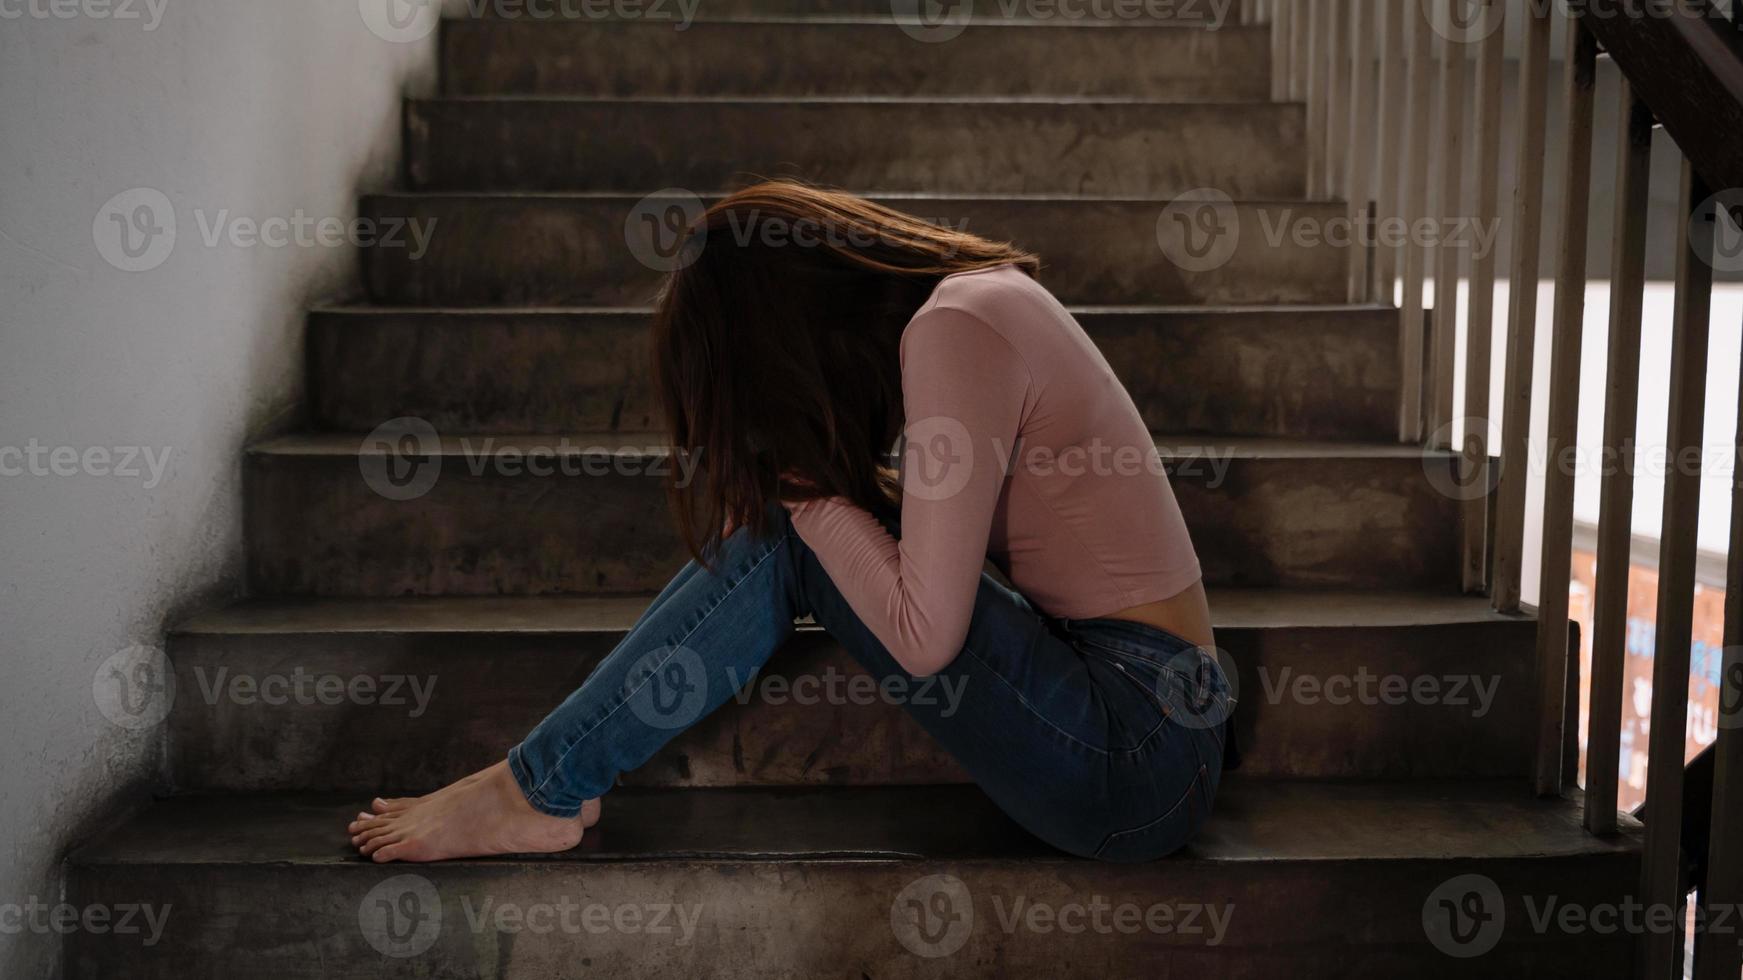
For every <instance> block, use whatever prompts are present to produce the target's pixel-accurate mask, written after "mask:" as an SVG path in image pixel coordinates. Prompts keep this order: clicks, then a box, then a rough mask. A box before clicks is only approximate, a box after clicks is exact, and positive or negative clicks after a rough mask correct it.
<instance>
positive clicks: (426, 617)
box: [169, 590, 1536, 795]
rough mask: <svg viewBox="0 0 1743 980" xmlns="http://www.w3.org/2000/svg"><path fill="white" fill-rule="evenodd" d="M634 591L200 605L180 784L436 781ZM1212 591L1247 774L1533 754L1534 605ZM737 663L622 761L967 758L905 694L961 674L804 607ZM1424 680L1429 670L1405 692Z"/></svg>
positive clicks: (660, 774)
mask: <svg viewBox="0 0 1743 980" xmlns="http://www.w3.org/2000/svg"><path fill="white" fill-rule="evenodd" d="M648 601H649V598H648V597H645V596H636V597H611V598H573V597H540V598H460V599H454V598H439V599H373V600H372V599H365V600H356V599H349V600H347V599H320V600H284V599H252V600H248V601H246V602H244V603H241V604H239V605H236V606H233V607H230V608H227V609H223V610H219V611H216V612H213V613H210V614H207V615H203V616H200V617H197V618H195V619H193V620H192V621H190V622H187V623H185V624H183V625H182V626H181V627H179V628H178V629H177V630H176V631H175V632H174V633H173V634H172V635H171V638H170V647H169V654H170V658H171V660H172V662H173V663H174V665H175V673H176V678H175V680H176V683H175V692H176V694H175V699H176V700H175V702H174V704H173V706H172V708H171V712H170V716H169V719H170V720H169V724H170V729H169V745H170V751H171V763H170V770H171V773H172V776H173V778H174V781H175V785H176V786H177V787H178V788H179V789H181V790H184V791H194V792H263V791H281V790H310V791H336V792H353V793H363V794H378V793H387V794H389V795H420V794H423V793H427V792H430V791H431V790H434V789H436V788H438V787H440V786H444V785H446V784H447V783H449V782H452V781H453V780H455V779H458V778H460V777H461V776H464V775H466V774H468V773H472V772H476V771H477V770H479V769H482V768H484V767H485V766H487V765H490V764H491V763H493V762H496V761H498V760H500V759H502V758H503V757H504V755H505V754H506V752H507V751H508V749H509V747H510V746H512V745H514V744H515V743H517V742H518V741H520V739H521V738H522V737H523V736H524V735H525V734H526V732H527V731H529V730H530V729H531V728H532V727H533V726H534V725H536V724H537V723H538V721H539V720H540V719H541V718H543V717H544V716H545V715H546V714H547V713H548V712H549V711H550V710H551V709H552V708H555V707H556V706H557V705H558V704H559V703H560V702H561V701H562V699H563V698H564V697H566V696H567V695H568V693H569V691H571V690H573V689H574V688H576V687H579V686H580V685H581V682H582V681H583V680H585V679H586V677H587V676H588V674H590V673H591V672H592V671H593V669H594V666H595V665H596V664H597V663H598V662H599V660H600V659H601V658H603V657H604V656H605V655H606V654H607V653H609V652H610V651H611V650H612V649H613V648H614V647H615V646H616V645H617V644H618V643H619V642H620V641H621V640H622V638H623V636H624V634H625V633H626V632H628V630H629V628H630V627H631V625H633V623H634V622H635V620H636V618H637V617H638V616H639V615H640V614H641V613H642V611H643V610H644V609H645V608H646V606H647V603H648ZM1211 608H1212V611H1213V614H1214V615H1215V619H1216V624H1217V630H1218V633H1217V638H1218V643H1219V644H1220V645H1221V646H1222V648H1223V649H1224V650H1225V651H1227V653H1228V655H1229V657H1230V658H1231V659H1232V660H1233V661H1234V662H1235V663H1236V664H1237V665H1238V667H1239V677H1238V679H1237V687H1238V691H1239V696H1240V712H1239V713H1238V715H1237V717H1236V720H1237V724H1238V725H1239V730H1240V733H1241V746H1242V749H1243V754H1244V756H1245V759H1244V762H1243V766H1242V770H1241V771H1242V772H1243V773H1244V774H1246V775H1250V776H1278V777H1305V778H1373V779H1429V778H1439V779H1449V778H1495V777H1511V778H1523V777H1524V776H1525V775H1526V773H1527V772H1528V771H1529V767H1530V759H1531V756H1530V752H1531V747H1532V743H1531V739H1530V737H1529V734H1530V732H1531V731H1532V730H1533V727H1532V725H1531V721H1530V719H1531V717H1532V712H1531V704H1532V691H1533V687H1532V678H1533V676H1534V675H1533V673H1532V669H1531V663H1532V651H1533V649H1534V648H1533V642H1534V638H1535V635H1536V625H1535V623H1534V621H1532V620H1529V619H1525V618H1520V617H1506V616H1500V615H1497V614H1495V613H1493V612H1491V611H1490V610H1489V608H1488V604H1487V602H1486V600H1484V599H1482V598H1480V597H1478V598H1463V597H1455V596H1447V595H1428V594H1422V593H1387V592H1294V591H1271V590H1218V591H1215V592H1214V593H1213V595H1212V597H1211ZM856 678H857V679H856ZM1387 678H1395V679H1394V680H1387ZM1419 679H1420V680H1419ZM746 680H747V682H749V683H747V684H746V686H745V688H744V689H743V690H742V691H741V693H740V694H739V696H738V697H735V698H734V699H733V700H731V701H728V702H727V703H726V705H725V707H723V708H722V709H721V710H720V711H719V712H717V713H716V714H714V715H712V716H710V717H708V718H706V719H704V720H702V721H701V722H700V723H699V724H698V725H696V726H695V727H692V728H690V729H688V730H687V731H685V732H684V733H683V734H681V735H679V736H678V737H677V738H676V739H675V740H674V741H673V742H672V743H671V744H669V745H668V746H666V748H665V749H664V750H663V751H661V752H660V753H659V754H658V755H657V756H655V758H654V759H653V760H652V761H650V762H649V763H648V765H646V766H644V767H642V769H640V770H638V771H637V772H635V773H632V774H629V775H628V776H626V778H625V782H626V783H627V784H630V785H643V786H742V785H764V786H780V785H821V784H831V785H883V784H932V783H954V782H962V781H965V780H966V777H965V775H964V774H963V773H962V772H961V770H960V769H959V768H958V767H957V766H956V764H955V762H954V761H953V760H952V759H951V758H950V757H949V756H948V755H947V754H946V753H945V752H944V751H943V750H942V749H940V748H939V747H938V746H937V745H936V744H935V743H934V742H933V741H932V739H931V737H930V736H928V735H927V734H926V733H925V732H924V731H923V730H921V728H920V727H919V726H918V725H917V724H916V723H915V722H913V721H912V720H910V719H909V717H908V716H907V714H906V711H905V709H904V705H905V704H906V703H908V701H909V700H910V699H918V698H921V697H929V698H933V699H935V700H938V699H944V698H948V697H953V696H958V695H959V694H960V692H956V693H952V692H950V691H944V690H940V689H938V688H937V687H936V686H933V687H932V688H930V689H929V690H928V692H922V691H921V690H919V689H918V688H915V689H911V690H906V691H890V692H884V693H879V692H878V691H877V689H876V688H875V687H870V686H869V685H871V684H872V683H873V682H872V681H871V678H870V677H869V676H867V675H865V673H864V671H862V670H861V669H860V668H859V666H858V665H857V664H856V663H854V661H853V660H852V658H850V657H849V656H848V655H847V654H846V652H845V651H843V650H842V649H841V648H840V647H839V646H838V645H836V644H835V643H834V642H833V641H831V640H830V639H829V638H828V636H827V635H826V634H824V633H823V632H822V631H821V630H819V629H817V628H815V627H805V628H803V629H801V631H800V633H799V634H798V635H797V636H796V637H795V638H794V640H793V641H792V642H791V643H790V644H789V645H788V647H787V648H786V649H785V650H783V651H782V652H781V653H780V654H778V655H777V657H776V659H775V660H774V661H772V662H771V663H770V665H769V667H768V668H767V669H766V670H765V671H764V673H763V674H762V675H761V676H759V677H758V678H756V679H755V680H754V681H751V680H750V679H749V678H747V679H746ZM1417 683H1421V684H1423V685H1428V684H1430V683H1432V684H1433V685H1434V690H1433V691H1429V690H1428V688H1427V687H1426V686H1425V687H1424V688H1423V691H1424V694H1423V696H1421V697H1416V696H1412V695H1409V694H1407V693H1406V694H1401V693H1400V692H1401V690H1405V689H1407V688H1408V686H1409V685H1414V684H1417ZM1340 685H1341V686H1340ZM1455 688H1456V690H1455ZM263 691H265V692H268V695H267V697H266V698H265V699H263V698H262V697H261V695H260V692H263ZM348 691H355V692H358V693H355V694H348V693H345V692H348ZM848 732H852V733H854V735H853V737H851V738H850V737H844V735H845V733H848ZM359 746H368V747H369V749H368V751H359Z"/></svg>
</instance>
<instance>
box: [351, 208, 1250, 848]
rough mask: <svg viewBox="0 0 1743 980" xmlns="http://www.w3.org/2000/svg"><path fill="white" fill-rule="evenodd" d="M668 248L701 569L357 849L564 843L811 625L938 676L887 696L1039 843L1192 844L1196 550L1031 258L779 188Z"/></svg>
mask: <svg viewBox="0 0 1743 980" xmlns="http://www.w3.org/2000/svg"><path fill="white" fill-rule="evenodd" d="M684 249H685V250H684V251H683V252H682V253H680V258H681V260H682V261H683V262H684V264H683V266H682V268H680V269H679V270H678V271H676V272H674V273H673V274H672V276H671V278H670V280H669V282H668V283H667V284H666V287H665V290H664V293H663V295H662V297H661V300H660V304H659V310H658V313H657V315H656V317H655V320H654V329H653V350H654V372H655V376H656V379H657V384H658V390H659V393H660V396H661V397H662V399H663V402H664V406H665V412H666V416H667V421H668V425H669V428H670V433H671V438H672V445H673V446H674V447H683V448H682V449H674V451H675V452H678V451H682V452H690V453H695V454H698V455H697V456H696V461H697V462H698V464H699V468H698V469H697V471H696V473H695V477H694V479H693V480H692V481H691V482H690V483H689V484H688V485H674V486H673V487H672V496H673V502H674V511H675V514H676V521H677V524H678V528H679V531H680V532H681V534H682V536H683V538H684V540H685V541H686V542H687V544H688V545H689V547H690V550H691V552H692V553H693V554H694V555H695V557H696V560H695V561H692V562H691V563H690V564H689V565H688V566H687V567H686V568H684V570H683V571H681V572H679V573H678V574H677V576H676V577H675V578H673V579H672V581H671V583H670V584H669V585H667V586H666V588H665V591H663V592H661V593H660V595H659V597H658V598H656V599H654V600H653V603H652V604H651V605H650V606H649V607H648V609H647V611H646V612H645V613H644V614H643V615H642V617H641V619H640V620H639V621H638V622H637V623H636V625H635V626H634V628H633V629H631V630H630V632H629V633H628V635H626V636H625V637H624V639H623V642H622V643H621V644H619V645H618V647H617V648H616V649H615V650H614V651H613V652H612V653H611V654H610V655H608V656H607V657H606V658H605V659H604V660H603V662H602V663H601V664H600V665H599V667H598V669H597V670H596V671H594V673H593V674H592V675H591V676H590V677H588V679H587V681H586V682H585V683H584V684H583V685H582V686H581V687H580V689H579V690H577V691H575V692H574V693H573V694H571V695H570V696H569V697H568V699H567V700H566V701H564V702H563V704H562V705H561V706H560V707H558V708H557V709H556V710H555V711H554V712H552V713H551V715H550V716H549V717H548V718H546V719H545V720H544V721H543V722H542V723H540V724H539V726H538V727H537V728H535V729H534V730H533V732H532V733H531V734H530V735H528V736H527V737H526V739H525V741H523V742H522V743H521V744H520V745H517V746H515V747H514V748H513V749H512V750H511V751H510V752H509V753H508V758H507V759H506V760H504V761H503V762H500V763H498V764H496V765H495V766H492V767H491V768H489V769H486V770H484V771H483V772H480V773H477V774H475V775H473V776H470V777H468V778H466V779H464V780H461V781H460V782H457V783H455V784H453V785H451V786H448V787H447V788H445V789H442V790H440V791H438V792H436V793H433V794H431V795H429V796H424V797H419V798H415V799H378V800H375V801H374V802H373V804H372V805H371V811H372V812H368V813H360V814H358V816H357V819H356V821H355V822H354V823H352V824H351V825H350V828H349V829H350V834H351V839H352V842H353V843H354V844H355V845H356V846H357V847H358V848H359V849H360V850H361V852H362V853H363V854H365V855H367V856H369V857H371V858H373V859H374V860H376V861H437V860H442V859H445V858H458V857H472V856H481V855H491V854H509V853H527V852H547V851H560V850H565V849H568V848H571V847H574V846H575V845H576V844H577V843H578V842H579V841H580V840H581V837H582V834H583V831H584V830H585V829H586V828H588V827H591V826H592V825H593V824H594V823H595V822H596V821H597V820H598V819H599V815H600V804H599V797H601V796H602V795H604V794H605V793H606V792H607V791H608V790H610V789H611V788H612V786H613V785H614V783H615V781H616V779H617V776H618V774H619V773H621V772H625V771H627V770H632V769H635V768H636V767H638V766H640V765H642V764H643V763H644V762H646V761H647V760H648V759H649V758H650V757H651V756H652V755H653V754H654V753H655V752H656V751H657V750H658V749H659V748H660V747H661V746H662V745H664V744H665V743H666V742H668V741H669V740H670V739H671V738H672V737H673V736H675V735H676V734H677V733H678V732H679V731H681V730H682V728H683V727H684V726H685V725H687V724H692V723H694V722H695V721H696V720H698V719H699V718H701V717H702V716H703V715H704V714H706V713H707V712H709V711H712V710H713V709H715V708H717V707H719V706H720V705H721V704H724V703H725V702H726V701H727V700H728V699H729V698H731V697H732V695H733V694H734V692H735V689H736V688H738V687H739V686H741V685H742V684H743V683H745V682H747V681H748V680H749V679H751V678H754V677H755V676H756V674H757V673H758V671H759V670H760V669H761V668H762V667H763V665H764V664H765V662H766V661H768V659H769V658H770V657H771V656H772V655H773V654H774V653H775V651H776V650H777V649H779V648H780V646H781V644H782V642H783V641H785V640H786V639H787V637H788V636H790V635H791V634H792V633H793V631H794V628H795V627H794V623H795V620H799V619H802V618H803V617H806V616H810V617H812V618H813V619H814V620H815V621H816V623H817V624H818V625H820V626H822V627H823V629H825V630H826V631H827V632H828V633H829V634H830V635H831V636H832V637H833V638H834V639H835V640H836V641H837V642H839V643H840V644H841V645H842V646H843V647H845V648H846V650H847V652H848V653H849V654H851V655H852V656H853V657H854V659H856V660H857V661H858V662H859V663H860V664H861V665H862V666H863V667H864V668H865V670H866V671H868V672H869V673H870V674H871V675H872V676H873V677H876V678H878V679H879V681H880V682H882V681H884V680H885V679H894V678H900V679H902V680H903V681H907V680H911V679H914V678H921V677H927V676H931V675H939V677H940V681H942V682H943V683H942V684H940V688H941V689H942V690H946V691H957V692H960V696H959V697H957V698H953V699H943V700H941V699H937V698H927V699H919V698H915V699H912V700H913V703H911V704H907V705H906V706H905V707H906V708H907V710H908V711H909V712H910V713H911V714H912V715H913V716H914V717H915V718H916V719H917V720H918V721H919V723H920V724H921V725H922V726H923V727H924V728H925V729H926V730H927V731H928V732H929V733H931V735H932V736H933V737H934V738H935V739H937V741H938V743H939V744H940V745H941V746H943V747H944V748H945V749H946V750H947V751H948V752H950V753H951V754H952V755H953V756H954V757H955V758H956V759H957V760H958V761H959V762H960V763H961V765H962V767H963V768H964V769H965V770H966V771H967V772H968V773H969V774H970V775H971V776H972V777H973V779H974V780H975V782H976V783H977V784H978V785H979V786H980V787H981V789H983V790H984V791H985V792H986V793H987V795H988V796H990V797H991V798H992V799H993V800H994V801H995V802H996V803H997V804H998V805H999V806H1000V807H1001V808H1002V809H1003V810H1004V811H1005V812H1006V813H1007V814H1009V815H1010V816H1011V818H1012V819H1014V820H1015V821H1016V822H1017V823H1019V824H1021V825H1022V826H1023V827H1025V828H1027V829H1028V830H1029V831H1030V832H1031V833H1033V834H1035V835H1036V836H1037V837H1040V838H1041V839H1043V840H1045V841H1047V842H1048V843H1050V844H1052V845H1054V846H1056V847H1058V848H1060V849H1062V850H1065V851H1068V852H1070V853H1072V854H1077V855H1082V856H1084V857H1095V858H1101V859H1105V860H1111V861H1143V860H1149V859H1152V858H1157V857H1160V856H1162V855H1165V854H1168V853H1169V852H1171V851H1173V850H1175V849H1177V848H1179V847H1180V846H1181V845H1182V844H1184V843H1185V842H1186V841H1187V839H1188V838H1189V837H1190V836H1191V835H1192V834H1193V832H1194V831H1195V830H1196V829H1197V828H1198V826H1199V825H1200V824H1201V823H1203V822H1204V820H1205V818H1206V817H1207V816H1208V815H1209V814H1210V810H1211V803H1212V800H1213V798H1214V797H1215V795H1216V790H1217V784H1218V781H1219V780H1220V777H1221V775H1222V771H1223V757H1224V752H1225V745H1226V742H1227V740H1228V736H1229V734H1230V726H1229V724H1228V718H1229V714H1230V710H1231V707H1232V702H1231V698H1230V693H1229V684H1228V680H1227V678H1226V676H1225V674H1224V671H1223V667H1222V666H1221V665H1219V663H1218V661H1217V658H1216V657H1215V656H1214V654H1213V652H1212V648H1213V643H1214V641H1213V637H1212V634H1211V626H1210V611H1209V607H1208V605H1207V603H1206V599H1205V592H1204V587H1203V584H1202V582H1201V578H1200V572H1199V563H1198V559H1197V556H1196V555H1195V553H1194V551H1193V547H1192V541H1191V539H1190V538H1189V536H1188V534H1187V529H1186V525H1185V523H1184V522H1183V520H1182V518H1181V514H1180V509H1179V506H1178V505H1177V504H1176V503H1175V499H1174V495H1173V492H1172V491H1171V490H1170V488H1169V484H1168V480H1167V477H1166V475H1165V474H1164V473H1163V471H1162V468H1161V465H1160V461H1159V457H1158V455H1157V453H1156V450H1155V446H1154V443H1153V441H1152V439H1151V436H1150V434H1149V432H1148V430H1147V429H1146V427H1145V425H1144V422H1143V420H1142V418H1141V417H1140V416H1139V414H1138V411H1137V408H1136V407H1135V406H1134V404H1133V402H1132V399H1131V397H1130V396H1129V395H1128V394H1127V392H1126V390H1125V388H1124V387H1123V386H1122V385H1121V384H1120V382H1119V380H1118V379H1117V378H1115V377H1114V374H1113V371H1112V370H1111V368H1110V367H1109V366H1108V363H1107V361H1106V360H1105V359H1104V358H1103V357H1102V355H1101V353H1100V352H1099V351H1098V350H1097V349H1096V347H1095V346H1094V344H1093V343H1092V342H1091V341H1090V339H1089V337H1088V336H1087V335H1086V334H1085V333H1084V331H1083V328H1082V327H1080V326H1079V325H1078V323H1077V321H1076V320H1074V319H1073V318H1072V316H1071V314H1070V313H1069V312H1067V311H1066V309H1065V308H1064V307H1063V306H1061V305H1060V303H1059V302H1058V301H1057V300H1056V299H1054V297H1053V296H1052V295H1051V294H1050V293H1048V291H1047V290H1046V289H1045V288H1043V287H1042V286H1041V285H1040V284H1039V283H1038V282H1037V281H1036V279H1035V276H1036V273H1037V270H1038V268H1039V262H1038V261H1037V260H1036V258H1035V257H1034V256H1032V255H1030V254H1027V253H1025V252H1022V251H1020V250H1018V249H1016V248H1014V247H1012V246H1010V245H1008V244H1002V243H998V242H992V241H987V240H985V239H981V238H977V237H974V236H972V235H968V234H965V233H961V232H957V231H952V230H949V229H944V228H939V227H935V226H933V225H930V224H927V223H924V222H922V221H919V220H918V219H915V218H912V217H909V216H907V215H904V214H901V213H899V212H896V211H893V210H890V209H888V208H885V207H882V206H880V205H877V204H873V203H871V202H869V201H865V200H862V199H860V198H857V197H853V196H851V195H848V194H844V193H835V192H829V191H824V190H819V189H816V188H811V187H808V186H805V185H801V184H797V183H790V182H774V183H767V184H761V185H758V186H755V187H751V188H748V189H746V190H743V191H740V192H738V193H735V194H733V195H731V196H730V197H727V198H726V199H725V200H722V201H721V202H720V203H718V204H716V205H714V206H713V207H712V208H710V209H709V210H708V211H707V213H706V215H705V216H704V217H703V218H702V219H701V221H700V222H699V223H698V224H697V225H696V227H694V228H692V229H691V232H690V237H689V239H688V240H687V241H686V242H685V246H684ZM898 439H900V441H901V443H902V452H901V456H900V457H899V459H900V462H901V468H900V472H899V474H897V473H894V472H892V470H891V467H890V462H891V460H890V450H891V447H892V446H895V445H896V444H897V442H898ZM989 558H990V559H991V560H992V561H993V563H994V564H995V565H996V566H997V567H998V569H999V570H1000V571H1002V573H1003V575H1004V577H1005V578H1006V579H1007V580H1008V581H1009V582H1010V583H1011V584H1012V585H1014V588H1010V587H1007V586H1006V585H1004V584H1001V582H1000V581H999V580H998V579H997V578H996V577H995V576H993V575H992V574H989V573H987V572H986V571H985V570H984V566H985V563H986V561H987V559H989ZM922 700H924V701H925V702H927V703H921V702H922ZM944 701H948V702H949V703H944ZM915 816H916V818H919V819H925V817H926V815H925V814H915Z"/></svg>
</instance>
